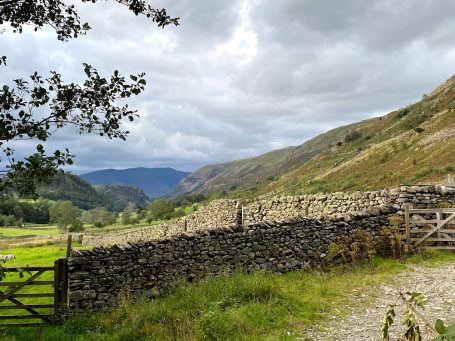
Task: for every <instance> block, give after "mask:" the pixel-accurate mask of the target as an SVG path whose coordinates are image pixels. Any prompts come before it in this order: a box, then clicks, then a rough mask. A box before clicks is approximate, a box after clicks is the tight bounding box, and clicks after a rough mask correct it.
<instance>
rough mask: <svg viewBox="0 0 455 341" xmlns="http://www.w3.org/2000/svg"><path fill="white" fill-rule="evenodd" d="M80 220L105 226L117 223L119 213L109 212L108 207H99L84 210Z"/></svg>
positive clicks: (97, 225)
mask: <svg viewBox="0 0 455 341" xmlns="http://www.w3.org/2000/svg"><path fill="white" fill-rule="evenodd" d="M80 220H81V221H83V222H84V223H86V224H93V225H94V226H95V227H104V226H108V225H112V224H115V222H116V221H117V215H116V214H115V213H112V212H109V211H108V210H107V208H106V207H97V208H94V209H92V210H89V211H84V212H82V214H81V218H80Z"/></svg>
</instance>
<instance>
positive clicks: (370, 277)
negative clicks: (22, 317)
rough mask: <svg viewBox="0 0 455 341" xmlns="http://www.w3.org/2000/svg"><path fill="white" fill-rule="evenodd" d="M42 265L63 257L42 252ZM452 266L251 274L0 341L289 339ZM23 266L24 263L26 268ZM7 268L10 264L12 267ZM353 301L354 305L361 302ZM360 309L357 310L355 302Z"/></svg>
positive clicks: (377, 263) (381, 264) (8, 334)
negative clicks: (401, 282)
mask: <svg viewBox="0 0 455 341" xmlns="http://www.w3.org/2000/svg"><path fill="white" fill-rule="evenodd" d="M22 252H23V251H21V250H18V251H17V255H18V258H17V259H16V261H15V264H17V265H20V264H25V263H28V262H32V261H35V260H36V261H38V258H39V254H40V251H36V252H33V254H30V255H28V254H24V253H22ZM42 252H43V255H44V256H43V257H42V258H43V259H42V260H41V262H42V264H44V263H46V261H45V259H47V262H49V261H51V260H52V259H53V257H56V256H58V255H59V254H60V253H61V252H62V250H59V249H55V248H54V249H53V248H43V249H42ZM453 261H455V255H454V254H453V253H447V252H433V253H431V254H424V255H414V256H412V257H408V258H406V259H405V260H404V261H397V260H392V259H381V258H375V259H374V261H373V262H372V263H364V264H362V265H361V266H358V267H357V268H355V269H349V270H348V271H347V270H346V269H343V268H334V269H332V270H331V271H330V272H314V271H296V272H290V273H286V274H283V275H280V274H270V273H264V272H255V273H252V274H244V273H236V274H234V275H230V276H227V275H226V276H221V277H217V278H210V279H207V280H204V281H201V282H199V283H196V284H184V283H182V284H181V285H179V286H178V287H177V288H176V289H175V290H174V291H173V292H172V293H171V294H169V295H168V296H167V297H164V298H161V299H156V300H153V301H150V300H146V299H139V300H137V301H135V302H131V301H129V300H126V299H125V300H124V302H123V303H122V304H121V306H120V307H118V308H116V309H113V310H111V311H108V312H103V313H92V314H83V315H78V316H73V317H71V318H70V319H69V320H68V321H67V322H66V323H65V324H64V325H62V326H46V327H44V328H43V329H42V330H38V329H37V328H23V329H15V330H14V329H6V328H5V329H0V337H3V339H4V340H34V339H36V337H37V335H38V334H39V335H40V339H41V340H109V341H113V340H295V339H296V338H297V337H299V336H302V334H303V331H304V330H305V328H308V327H311V326H313V325H314V324H315V323H320V322H323V321H325V320H328V319H330V317H331V316H333V315H334V314H339V313H341V314H343V313H346V308H347V307H348V306H349V305H352V304H353V303H352V302H353V300H352V295H353V292H354V291H355V292H356V293H357V294H360V293H367V294H368V293H372V292H374V291H375V290H378V286H379V285H380V284H382V283H386V282H388V281H390V280H391V279H392V278H393V277H394V276H395V275H396V274H398V273H400V272H402V271H404V270H405V269H406V267H407V265H408V264H419V265H423V266H437V265H440V264H445V263H447V262H453ZM24 262H25V263H24ZM12 264H13V263H12ZM360 301H361V300H359V301H358V302H360ZM355 304H361V303H355Z"/></svg>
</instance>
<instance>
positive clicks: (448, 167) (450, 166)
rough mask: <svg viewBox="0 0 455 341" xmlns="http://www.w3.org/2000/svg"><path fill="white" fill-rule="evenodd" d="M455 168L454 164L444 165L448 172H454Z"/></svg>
mask: <svg viewBox="0 0 455 341" xmlns="http://www.w3.org/2000/svg"><path fill="white" fill-rule="evenodd" d="M454 170H455V167H454V166H453V165H447V166H445V167H444V172H446V173H452V172H453V171H454Z"/></svg>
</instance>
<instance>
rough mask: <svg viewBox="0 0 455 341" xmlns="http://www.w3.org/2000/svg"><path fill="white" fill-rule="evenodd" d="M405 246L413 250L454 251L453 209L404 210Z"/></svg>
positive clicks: (454, 220)
mask: <svg viewBox="0 0 455 341" xmlns="http://www.w3.org/2000/svg"><path fill="white" fill-rule="evenodd" d="M405 225H406V246H407V249H408V250H412V249H415V248H426V249H445V250H455V209H454V208H435V209H411V208H409V207H408V206H407V207H406V210H405Z"/></svg>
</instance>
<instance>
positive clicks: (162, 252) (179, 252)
mask: <svg viewBox="0 0 455 341" xmlns="http://www.w3.org/2000/svg"><path fill="white" fill-rule="evenodd" d="M390 213H392V210H391V208H389V207H382V208H373V209H369V211H368V212H352V213H344V214H342V215H338V216H334V217H330V218H327V220H325V221H323V220H318V219H314V218H299V219H291V220H288V221H284V222H279V223H272V222H266V221H264V222H261V223H258V224H253V225H250V226H248V227H247V228H245V229H242V228H241V227H236V228H235V229H232V228H225V229H212V230H205V231H198V232H196V233H188V232H187V233H183V234H180V235H176V236H171V237H169V238H168V239H164V240H153V241H147V242H140V243H133V244H125V245H116V246H111V247H109V248H102V247H99V248H94V249H93V250H80V251H77V250H75V251H73V252H72V256H71V257H70V259H69V286H70V308H71V310H73V311H82V310H98V309H101V308H104V307H106V306H109V305H115V304H116V302H117V300H118V298H119V295H121V294H122V293H125V292H129V293H132V294H133V295H134V294H138V293H141V292H145V293H147V294H149V295H151V296H158V295H162V294H164V293H166V292H167V291H168V290H169V289H170V288H171V287H172V285H173V283H175V281H177V280H182V279H183V280H188V281H193V280H197V279H200V278H203V277H206V276H208V275H212V274H217V273H219V272H220V271H225V270H226V269H233V268H237V267H239V266H240V267H242V268H244V269H247V270H255V269H263V270H269V271H279V272H285V271H290V270H297V269H300V268H302V267H303V266H304V264H305V263H307V262H309V263H310V264H318V263H320V262H321V261H322V260H323V259H324V257H325V256H326V252H327V250H328V247H329V244H330V243H332V242H337V241H338V240H339V239H340V238H342V237H343V236H347V235H352V233H353V232H354V231H355V230H357V229H364V230H367V231H368V232H369V233H371V234H372V235H376V234H377V233H378V231H379V230H380V228H381V226H384V225H385V224H386V223H387V218H388V215H389V214H390Z"/></svg>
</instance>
